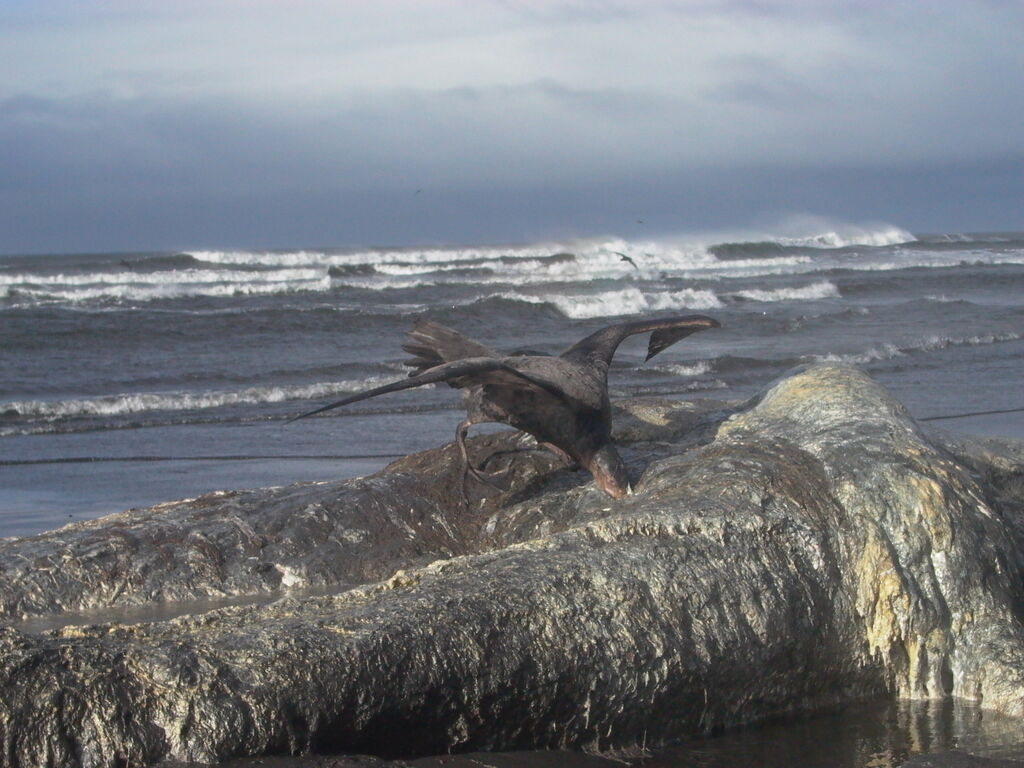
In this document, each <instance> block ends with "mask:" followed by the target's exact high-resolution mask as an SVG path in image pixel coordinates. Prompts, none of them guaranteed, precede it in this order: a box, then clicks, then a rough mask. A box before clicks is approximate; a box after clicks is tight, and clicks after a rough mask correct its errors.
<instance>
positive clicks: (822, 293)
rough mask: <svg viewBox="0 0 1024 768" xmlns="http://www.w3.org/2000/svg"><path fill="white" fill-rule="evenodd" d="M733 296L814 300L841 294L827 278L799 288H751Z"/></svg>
mask: <svg viewBox="0 0 1024 768" xmlns="http://www.w3.org/2000/svg"><path fill="white" fill-rule="evenodd" d="M732 295H733V296H736V297H739V298H742V299H749V300H750V301H814V300H816V299H832V298H837V297H838V296H839V289H838V288H837V287H836V286H835V285H834V284H833V283H830V282H829V281H827V280H822V281H821V282H818V283H812V284H811V285H805V286H802V287H799V288H776V289H775V290H771V291H764V290H760V289H756V288H754V289H750V290H746V291H737V292H736V293H734V294H732Z"/></svg>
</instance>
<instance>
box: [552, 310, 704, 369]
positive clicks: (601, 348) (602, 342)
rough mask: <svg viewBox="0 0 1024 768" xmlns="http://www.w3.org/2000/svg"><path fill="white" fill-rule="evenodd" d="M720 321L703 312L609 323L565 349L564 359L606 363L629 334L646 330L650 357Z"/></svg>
mask: <svg viewBox="0 0 1024 768" xmlns="http://www.w3.org/2000/svg"><path fill="white" fill-rule="evenodd" d="M720 325H721V324H720V323H719V322H718V321H717V320H715V319H713V318H710V317H707V316H705V315H685V316H683V317H662V318H657V319H652V320H635V321H633V322H629V323H619V324H618V325H609V326H607V327H605V328H602V329H601V330H599V331H596V332H594V333H592V334H590V335H589V336H587V337H586V338H585V339H582V340H580V341H578V342H576V343H575V344H573V345H572V346H571V347H569V348H568V349H567V350H565V352H563V353H562V357H563V358H564V359H566V360H576V361H580V362H585V361H602V362H604V363H605V364H606V365H607V364H610V363H611V361H612V357H613V356H614V355H615V350H616V349H618V347H619V344H621V343H622V341H623V340H624V339H626V338H628V337H629V336H635V335H636V334H638V333H650V334H651V340H650V342H648V345H647V357H646V358H645V360H650V359H651V358H652V357H654V356H655V355H656V354H658V353H659V352H661V351H662V350H664V349H667V348H668V347H670V346H672V345H673V344H675V343H676V342H677V341H679V340H680V339H685V338H686V337H687V336H689V335H690V334H691V333H697V331H703V330H705V329H707V328H718V327H720Z"/></svg>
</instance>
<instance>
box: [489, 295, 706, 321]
mask: <svg viewBox="0 0 1024 768" xmlns="http://www.w3.org/2000/svg"><path fill="white" fill-rule="evenodd" d="M506 298H515V299H519V300H523V299H524V298H525V297H522V296H510V295H507V294H506ZM525 300H527V301H543V302H547V303H550V304H553V305H554V306H555V307H556V308H557V309H558V311H559V312H561V313H562V314H563V315H565V316H566V317H571V318H573V319H583V318H590V317H616V316H619V315H635V314H638V313H641V312H650V311H654V310H665V309H711V308H713V307H720V306H722V302H721V301H719V299H718V297H717V296H715V294H714V293H713V292H711V291H701V290H692V289H684V290H682V291H655V292H650V293H645V292H643V291H641V290H640V289H639V288H634V287H630V288H623V289H621V290H618V291H605V292H603V293H594V294H575V295H574V294H558V293H553V294H546V295H543V296H539V297H532V298H528V299H525Z"/></svg>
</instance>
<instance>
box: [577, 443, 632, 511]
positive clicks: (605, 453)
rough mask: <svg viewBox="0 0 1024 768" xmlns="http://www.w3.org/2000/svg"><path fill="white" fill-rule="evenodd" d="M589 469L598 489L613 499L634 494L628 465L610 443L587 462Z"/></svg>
mask: <svg viewBox="0 0 1024 768" xmlns="http://www.w3.org/2000/svg"><path fill="white" fill-rule="evenodd" d="M587 469H589V470H590V474H592V475H593V476H594V482H595V483H597V487H598V488H600V489H601V490H602V491H604V492H605V493H607V494H608V495H609V496H611V497H612V498H614V499H621V498H622V497H623V496H626V495H628V494H629V493H631V492H632V488H630V485H629V472H627V471H626V464H625V462H623V461H622V458H621V457H620V456H619V454H618V451H616V450H615V448H614V447H613V446H612V445H611V444H610V443H609V444H607V445H604V446H602V447H601V448H599V449H598V450H597V452H596V453H595V454H594V455H593V456H592V457H591V458H590V461H588V462H587Z"/></svg>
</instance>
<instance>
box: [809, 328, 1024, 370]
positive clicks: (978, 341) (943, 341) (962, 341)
mask: <svg viewBox="0 0 1024 768" xmlns="http://www.w3.org/2000/svg"><path fill="white" fill-rule="evenodd" d="M1022 338H1024V334H1021V333H1015V332H1013V331H1005V332H1003V333H986V334H981V335H979V336H938V335H931V336H925V337H923V338H921V339H919V340H917V341H915V342H914V343H912V344H906V345H904V346H897V345H895V344H881V345H878V346H874V347H870V348H868V349H867V350H865V351H863V352H855V353H850V354H828V355H814V356H813V357H812V358H811V359H813V360H816V361H818V362H823V363H837V362H838V363H855V364H858V365H862V364H864V363H870V362H874V361H875V360H891V359H892V358H894V357H901V356H903V355H909V354H913V353H914V352H933V351H935V350H937V349H946V348H947V347H961V346H971V347H974V346H983V345H988V344H999V343H1001V342H1005V341H1019V340H1020V339H1022Z"/></svg>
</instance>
